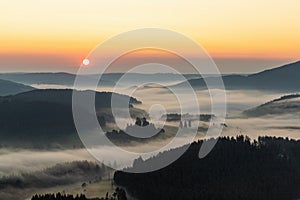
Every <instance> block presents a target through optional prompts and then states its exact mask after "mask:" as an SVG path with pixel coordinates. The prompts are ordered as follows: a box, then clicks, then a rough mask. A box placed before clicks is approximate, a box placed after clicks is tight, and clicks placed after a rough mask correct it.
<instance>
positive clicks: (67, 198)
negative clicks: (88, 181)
mask: <svg viewBox="0 0 300 200" xmlns="http://www.w3.org/2000/svg"><path fill="white" fill-rule="evenodd" d="M31 200H127V196H126V192H125V190H124V189H122V188H119V187H117V188H116V190H115V192H114V193H113V194H111V195H109V194H108V193H106V196H105V197H101V198H92V199H89V198H87V197H86V196H85V195H84V194H80V195H78V194H77V195H76V196H74V195H71V194H61V193H57V194H45V195H37V194H36V195H34V196H33V197H32V198H31Z"/></svg>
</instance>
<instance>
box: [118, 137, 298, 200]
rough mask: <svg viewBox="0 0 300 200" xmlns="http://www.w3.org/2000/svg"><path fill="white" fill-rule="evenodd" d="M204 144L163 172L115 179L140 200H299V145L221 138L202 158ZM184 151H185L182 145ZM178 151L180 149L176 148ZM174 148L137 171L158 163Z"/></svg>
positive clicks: (274, 140) (276, 140)
mask: <svg viewBox="0 0 300 200" xmlns="http://www.w3.org/2000/svg"><path fill="white" fill-rule="evenodd" d="M201 144H202V141H198V142H194V143H192V144H191V146H190V147H189V149H188V150H187V151H186V152H185V153H184V155H183V156H182V157H181V158H180V159H178V160H177V161H175V162H174V163H172V164H171V165H169V166H168V167H166V168H163V169H161V170H159V171H154V172H150V173H140V174H139V173H137V174H132V173H125V172H122V171H117V172H116V173H115V175H114V181H115V183H116V184H117V185H120V186H122V187H125V188H126V189H127V191H128V192H129V194H130V195H131V196H133V197H135V198H137V199H141V200H153V199H156V200H166V199H172V200H177V199H178V200H182V199H184V200H208V199H209V200H214V199H215V200H220V199H228V200H235V199H236V200H241V199H243V200H248V199H249V200H253V199H256V200H260V199H262V200H265V199H273V200H274V199H278V200H279V199H280V200H284V199H298V198H300V141H296V140H290V139H288V138H285V139H284V138H275V137H259V138H258V140H255V141H253V142H251V141H250V139H249V138H248V137H244V136H238V137H236V138H229V137H223V138H220V139H219V141H218V143H217V144H216V146H215V148H214V149H213V150H212V152H210V154H209V155H208V156H207V157H205V158H203V159H199V158H198V154H199V149H200V146H201ZM181 148H182V147H181ZM177 150H178V149H177ZM172 151H176V149H175V150H170V151H168V152H164V153H162V154H159V155H158V156H156V157H154V158H151V159H148V160H146V161H141V159H140V161H139V162H135V165H134V167H141V166H143V165H151V162H160V160H163V159H165V158H166V156H168V154H170V153H172Z"/></svg>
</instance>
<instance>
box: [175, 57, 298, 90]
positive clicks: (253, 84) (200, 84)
mask: <svg viewBox="0 0 300 200" xmlns="http://www.w3.org/2000/svg"><path fill="white" fill-rule="evenodd" d="M299 77H300V61H298V62H294V63H290V64H287V65H283V66H281V67H278V68H274V69H269V70H265V71H262V72H259V73H256V74H251V75H226V76H223V77H222V79H223V82H224V85H225V88H226V89H255V90H270V91H286V92H298V91H300V78H299ZM206 80H207V81H208V82H209V83H212V85H213V84H214V80H216V79H215V78H214V77H210V78H206ZM187 83H189V84H190V85H191V86H192V87H194V88H198V89H206V84H205V81H204V79H202V78H199V79H191V80H189V81H188V82H187V81H185V82H182V83H179V84H176V85H173V87H184V86H185V85H186V84H187Z"/></svg>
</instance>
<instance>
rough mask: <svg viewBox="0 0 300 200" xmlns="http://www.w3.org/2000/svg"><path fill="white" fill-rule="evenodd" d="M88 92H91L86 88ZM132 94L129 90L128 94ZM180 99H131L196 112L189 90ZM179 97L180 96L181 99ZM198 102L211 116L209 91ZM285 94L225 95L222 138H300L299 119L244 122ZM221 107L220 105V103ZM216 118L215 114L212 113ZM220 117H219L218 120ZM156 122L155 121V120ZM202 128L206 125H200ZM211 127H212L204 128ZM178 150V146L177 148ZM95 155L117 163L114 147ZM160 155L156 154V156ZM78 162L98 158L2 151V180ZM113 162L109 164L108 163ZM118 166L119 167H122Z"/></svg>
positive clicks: (146, 90) (137, 147)
mask: <svg viewBox="0 0 300 200" xmlns="http://www.w3.org/2000/svg"><path fill="white" fill-rule="evenodd" d="M35 86H36V87H39V88H66V87H65V86H55V85H35ZM84 89H89V88H84ZM127 89H128V88H126V87H124V88H123V90H122V91H123V92H124V93H125V94H126V90H127ZM98 91H114V89H113V88H109V87H106V88H98ZM128 91H129V90H128ZM178 91H180V93H181V94H180V95H181V96H186V97H187V98H184V99H181V100H180V101H182V102H183V104H182V106H180V105H179V101H178V99H177V98H178V94H177V96H176V95H174V94H172V91H170V90H169V89H168V88H163V87H153V85H151V87H145V86H143V87H138V88H136V90H135V91H134V92H133V93H132V96H134V97H136V98H137V99H138V100H140V101H142V102H143V103H142V104H140V105H135V107H137V108H141V109H144V110H146V111H147V112H151V109H153V105H160V107H156V109H158V108H163V109H164V110H163V112H156V113H159V115H161V114H162V113H165V112H167V113H180V111H181V108H182V107H184V110H186V111H188V112H190V113H193V112H195V105H194V104H193V103H192V102H193V101H194V100H193V99H190V98H189V95H188V94H185V92H186V90H185V89H181V90H178ZM211 92H212V93H214V94H215V93H218V92H219V91H217V90H216V91H211ZM180 95H179V96H180ZM196 95H197V101H198V103H199V106H200V114H202V113H208V114H210V113H211V109H210V107H211V103H210V96H209V93H208V92H207V91H204V90H199V91H196ZM282 95H284V94H282V93H271V92H265V91H264V92H262V91H254V90H231V91H226V96H227V102H226V104H227V115H226V121H225V123H226V125H227V126H228V127H224V128H223V131H222V134H221V136H236V135H240V134H243V135H248V136H250V138H252V139H256V138H257V137H258V136H260V135H261V136H264V135H274V136H282V137H291V138H296V139H299V138H300V128H298V127H297V124H298V122H299V116H298V117H297V116H295V115H285V116H265V117H260V118H244V117H242V115H241V112H242V111H244V110H246V109H249V108H253V107H255V106H258V105H260V104H262V103H265V102H268V101H270V100H272V99H275V98H278V97H280V96H282ZM217 104H218V101H217ZM215 106H218V105H215ZM212 114H214V113H212ZM158 117H159V116H153V115H152V118H153V123H158V122H159V118H158ZM217 117H218V116H217ZM154 118H155V119H154ZM201 124H202V125H203V124H205V123H201ZM167 125H169V126H176V123H167ZM205 125H206V126H208V125H209V124H205ZM200 138H203V134H199V135H198V136H197V137H196V139H200ZM171 139H172V138H168V139H166V140H165V141H157V140H156V141H151V142H148V143H144V144H131V145H129V146H127V147H126V148H124V149H125V150H126V151H132V152H147V151H153V150H158V149H160V148H162V147H163V146H164V145H166V143H168V142H170V141H171ZM185 141H186V140H185V139H182V140H181V139H178V141H177V143H176V145H177V146H181V145H184V144H185ZM174 147H175V146H174ZM96 151H99V152H101V154H102V155H103V154H104V155H106V157H104V158H103V162H105V163H106V164H111V163H112V162H114V160H113V159H111V158H112V157H117V155H114V154H116V152H113V151H112V149H111V147H104V146H103V147H98V149H97V150H96ZM156 153H157V152H156ZM138 155H139V154H137V155H136V156H135V157H131V158H120V160H119V161H118V162H119V163H123V164H124V163H127V162H128V160H132V159H133V158H136V157H138ZM75 160H90V161H94V160H95V158H94V157H93V156H92V155H91V154H90V153H89V152H88V151H87V150H85V149H76V150H61V151H34V150H31V151H30V150H21V149H18V150H12V149H3V148H2V149H0V176H3V175H9V174H17V173H21V172H24V171H36V170H40V169H43V168H45V167H48V166H53V165H55V164H56V163H62V162H67V161H75ZM109 162H110V163H109ZM119 163H118V164H119ZM127 164H128V165H130V163H127Z"/></svg>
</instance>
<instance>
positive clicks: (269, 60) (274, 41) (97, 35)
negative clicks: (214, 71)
mask: <svg viewBox="0 0 300 200" xmlns="http://www.w3.org/2000/svg"><path fill="white" fill-rule="evenodd" d="M0 5H1V6H0V27H1V31H0V71H2V72H27V71H36V72H44V71H50V72H51V71H65V72H72V73H75V72H76V70H77V69H78V67H79V66H80V65H81V63H82V60H83V59H84V58H85V57H86V56H87V55H88V53H89V52H90V51H91V50H92V49H93V48H94V47H96V46H97V45H99V44H101V43H102V42H103V41H105V40H107V39H108V38H110V37H112V36H114V35H116V34H119V33H122V32H125V31H129V30H132V29H138V28H147V27H155V28H164V29H170V30H174V31H177V32H180V33H182V34H184V35H186V36H188V37H190V38H192V39H193V40H195V41H196V42H197V43H198V44H200V45H201V46H202V47H203V48H204V49H205V50H206V51H207V52H208V53H209V55H211V56H212V57H213V59H214V60H215V62H216V64H217V66H218V67H219V69H220V71H221V72H223V73H252V72H256V71H261V70H263V69H266V68H271V67H276V66H280V65H282V64H284V63H289V62H293V61H296V60H299V59H300V26H299V24H300V17H299V10H300V1H298V0H264V1H261V0H251V1H241V0H213V1H208V0H185V1H183V0H180V1H174V0H172V1H171V0H164V1H161V0H152V1H140V0H130V1H125V0H119V1H117V0H110V1H103V0H76V1H72V0H64V1H61V0H26V1H19V0H0Z"/></svg>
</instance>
